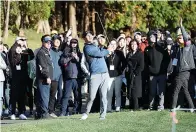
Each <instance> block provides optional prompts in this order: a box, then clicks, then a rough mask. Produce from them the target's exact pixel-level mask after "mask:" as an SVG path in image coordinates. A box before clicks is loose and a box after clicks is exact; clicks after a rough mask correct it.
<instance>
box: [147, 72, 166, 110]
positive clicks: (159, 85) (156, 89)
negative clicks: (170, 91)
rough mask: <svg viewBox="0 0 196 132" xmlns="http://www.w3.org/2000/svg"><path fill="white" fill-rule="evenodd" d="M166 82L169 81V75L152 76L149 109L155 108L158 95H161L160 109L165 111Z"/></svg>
mask: <svg viewBox="0 0 196 132" xmlns="http://www.w3.org/2000/svg"><path fill="white" fill-rule="evenodd" d="M166 81H167V75H164V74H163V75H158V76H150V81H149V84H150V87H149V88H150V91H149V92H150V94H149V100H150V105H149V107H150V108H152V107H153V105H154V100H155V97H156V94H158V95H159V106H158V108H160V109H164V95H165V88H166Z"/></svg>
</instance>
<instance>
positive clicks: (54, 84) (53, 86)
mask: <svg viewBox="0 0 196 132" xmlns="http://www.w3.org/2000/svg"><path fill="white" fill-rule="evenodd" d="M57 88H58V81H52V83H51V88H50V100H49V106H48V107H49V113H53V112H54V105H55V95H56V92H57Z"/></svg>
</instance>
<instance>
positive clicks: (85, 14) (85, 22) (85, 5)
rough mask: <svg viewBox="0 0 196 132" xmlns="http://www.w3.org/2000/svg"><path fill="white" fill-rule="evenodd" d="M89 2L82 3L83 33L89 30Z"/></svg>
mask: <svg viewBox="0 0 196 132" xmlns="http://www.w3.org/2000/svg"><path fill="white" fill-rule="evenodd" d="M88 6H89V2H88V0H85V1H84V19H85V20H84V31H87V30H89V24H90V23H89V8H88Z"/></svg>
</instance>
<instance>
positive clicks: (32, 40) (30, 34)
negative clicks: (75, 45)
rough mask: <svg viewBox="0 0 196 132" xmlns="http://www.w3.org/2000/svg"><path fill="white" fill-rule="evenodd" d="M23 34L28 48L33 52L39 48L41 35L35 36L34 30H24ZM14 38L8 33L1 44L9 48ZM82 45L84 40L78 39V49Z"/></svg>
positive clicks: (14, 36)
mask: <svg viewBox="0 0 196 132" xmlns="http://www.w3.org/2000/svg"><path fill="white" fill-rule="evenodd" d="M24 32H25V36H26V38H27V39H28V40H27V44H28V46H29V48H31V49H32V50H35V49H37V48H39V47H40V46H41V37H42V35H43V34H41V33H39V34H37V33H36V31H34V30H24ZM16 37H17V36H16V35H14V34H12V33H10V34H9V37H8V39H7V41H3V42H4V43H5V44H8V45H9V46H10V47H11V46H12V45H13V44H14V42H15V39H16ZM83 45H84V40H82V39H81V38H80V39H79V46H80V49H82V48H83Z"/></svg>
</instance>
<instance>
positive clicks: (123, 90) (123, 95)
mask: <svg viewBox="0 0 196 132" xmlns="http://www.w3.org/2000/svg"><path fill="white" fill-rule="evenodd" d="M126 91H127V86H126V85H125V84H124V83H122V89H121V108H125V105H126V97H127V93H126Z"/></svg>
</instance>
